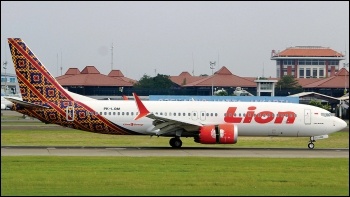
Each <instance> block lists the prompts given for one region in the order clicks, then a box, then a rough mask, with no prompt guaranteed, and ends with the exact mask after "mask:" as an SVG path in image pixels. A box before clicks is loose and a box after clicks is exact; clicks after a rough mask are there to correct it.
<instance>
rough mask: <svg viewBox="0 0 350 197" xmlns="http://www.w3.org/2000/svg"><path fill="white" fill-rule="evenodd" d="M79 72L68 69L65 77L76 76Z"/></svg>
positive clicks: (76, 69)
mask: <svg viewBox="0 0 350 197" xmlns="http://www.w3.org/2000/svg"><path fill="white" fill-rule="evenodd" d="M78 74H80V70H79V69H78V68H69V69H68V70H67V72H66V74H65V75H78Z"/></svg>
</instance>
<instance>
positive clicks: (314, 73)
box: [312, 68, 317, 78]
mask: <svg viewBox="0 0 350 197" xmlns="http://www.w3.org/2000/svg"><path fill="white" fill-rule="evenodd" d="M312 76H313V78H317V68H313V69H312Z"/></svg>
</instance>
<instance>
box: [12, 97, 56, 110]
mask: <svg viewBox="0 0 350 197" xmlns="http://www.w3.org/2000/svg"><path fill="white" fill-rule="evenodd" d="M5 99H7V100H9V101H11V102H12V103H16V104H19V105H21V106H23V107H27V108H50V107H48V106H44V105H39V104H35V103H29V102H27V101H23V100H20V99H17V98H13V97H12V98H11V97H5Z"/></svg>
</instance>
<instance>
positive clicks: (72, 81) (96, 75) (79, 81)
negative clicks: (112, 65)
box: [56, 66, 133, 86]
mask: <svg viewBox="0 0 350 197" xmlns="http://www.w3.org/2000/svg"><path fill="white" fill-rule="evenodd" d="M72 70H73V71H74V69H72ZM68 71H69V69H68ZM68 71H67V72H66V73H71V71H70V72H68ZM124 78H126V77H109V76H107V75H103V74H100V72H99V71H98V70H97V69H96V68H95V67H94V66H86V67H85V68H84V69H83V71H81V73H80V74H76V75H73V74H68V75H67V74H65V75H62V76H59V77H56V80H57V81H58V82H59V83H60V84H61V85H62V86H133V83H132V79H129V80H127V78H126V79H124Z"/></svg>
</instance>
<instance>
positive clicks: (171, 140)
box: [169, 138, 175, 148]
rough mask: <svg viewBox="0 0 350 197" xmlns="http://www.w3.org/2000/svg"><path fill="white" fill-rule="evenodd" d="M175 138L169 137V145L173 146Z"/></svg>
mask: <svg viewBox="0 0 350 197" xmlns="http://www.w3.org/2000/svg"><path fill="white" fill-rule="evenodd" d="M174 142H175V138H171V139H170V140H169V144H170V146H171V147H173V148H174V146H175V143H174Z"/></svg>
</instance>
